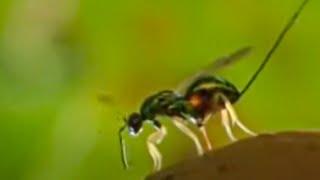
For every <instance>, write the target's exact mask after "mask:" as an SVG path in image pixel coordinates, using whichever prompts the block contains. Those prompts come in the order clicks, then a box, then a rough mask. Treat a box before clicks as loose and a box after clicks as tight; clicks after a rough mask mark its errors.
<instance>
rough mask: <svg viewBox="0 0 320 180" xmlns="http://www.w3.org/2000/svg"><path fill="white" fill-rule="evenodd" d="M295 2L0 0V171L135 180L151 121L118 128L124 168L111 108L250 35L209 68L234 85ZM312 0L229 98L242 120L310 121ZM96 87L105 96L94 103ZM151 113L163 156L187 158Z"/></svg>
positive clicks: (35, 177)
mask: <svg viewBox="0 0 320 180" xmlns="http://www.w3.org/2000/svg"><path fill="white" fill-rule="evenodd" d="M301 1H302V0H283V1H278V0H270V1H256V0H240V1H239V0H215V1H209V0H199V1H186V0H185V1H182V0H180V1H179V0H178V1H141V0H137V1H130V0H119V1H106V0H98V1H89V0H1V1H0V156H1V157H0V179H8V180H20V179H21V180H22V179H23V180H43V179H46V180H47V179H49V180H51V179H52V180H69V179H76V180H78V179H79V180H82V179H83V180H85V179H88V180H89V179H97V180H98V179H117V180H118V179H130V180H131V179H132V180H135V179H142V178H143V177H144V176H145V175H147V174H148V173H149V172H150V171H151V169H152V162H151V159H150V157H149V155H148V153H147V149H146V146H145V140H146V137H147V135H148V134H149V133H151V132H152V128H150V127H146V128H145V131H144V132H143V134H142V135H140V136H139V138H131V137H129V136H126V139H127V142H128V145H129V156H130V157H129V158H130V163H131V165H132V168H131V169H130V170H129V171H124V170H123V169H122V164H121V161H120V152H119V151H120V150H119V145H118V144H119V143H118V137H117V131H118V128H119V127H120V126H121V125H122V120H120V119H119V118H120V117H121V116H123V115H126V114H128V113H130V112H132V111H136V110H137V109H138V108H139V104H140V103H141V102H142V101H143V99H144V98H145V97H146V96H148V95H150V94H152V93H154V92H156V91H159V90H162V89H170V88H174V87H175V86H176V85H177V84H178V83H179V82H180V81H181V80H183V79H184V78H185V77H187V76H188V75H190V74H192V73H193V72H196V71H197V70H198V69H199V68H200V67H203V66H205V65H207V64H208V63H209V62H210V61H211V60H212V59H214V58H216V57H219V56H222V55H225V54H228V53H230V52H233V51H234V50H236V49H238V48H240V47H243V46H246V45H252V46H253V47H254V51H253V53H252V55H250V56H249V57H248V58H246V59H244V60H243V61H241V62H239V63H237V64H236V65H234V66H233V67H230V68H228V69H226V70H225V71H223V72H221V75H222V76H224V77H226V78H227V79H229V80H230V81H231V82H234V84H235V85H236V86H237V87H239V89H241V88H242V87H244V85H245V83H246V82H247V80H248V79H249V77H250V76H251V75H252V74H253V72H254V71H255V70H256V68H257V67H258V65H259V63H260V62H261V60H262V58H263V57H264V55H265V54H266V52H267V51H268V49H269V48H270V46H271V45H272V43H273V42H274V40H275V38H276V36H277V35H278V33H279V32H280V30H281V29H282V28H283V26H284V24H285V23H286V22H287V20H288V18H289V17H290V16H291V15H292V13H293V12H294V11H295V10H296V8H297V7H298V6H299V4H300V3H301ZM319 8H320V2H319V1H311V2H310V4H309V5H308V6H307V7H306V9H305V11H304V12H303V14H302V16H301V17H300V19H299V21H298V23H297V24H296V26H295V27H294V28H293V29H292V30H291V31H290V33H289V34H288V36H287V37H286V39H285V41H284V42H283V43H282V45H281V46H280V48H279V49H278V51H277V52H276V54H274V56H273V58H272V60H271V61H270V63H269V64H268V66H267V67H266V69H265V71H263V73H262V74H261V76H260V77H259V78H258V80H257V81H256V83H255V84H254V85H253V87H252V88H251V89H250V91H248V93H247V94H246V95H245V96H244V98H243V99H242V101H240V102H239V103H238V104H237V105H236V108H237V110H238V113H239V116H240V117H241V119H242V121H243V122H244V123H245V124H246V125H247V126H248V127H250V128H251V129H254V130H255V131H257V132H259V133H263V132H278V131H286V130H310V131H311V130H317V129H318V128H320V118H319V117H320V115H319V114H318V101H319V100H320V95H319V91H320V83H319V82H320V79H319V76H320V71H319V70H318V69H319V67H320V61H319V58H320V49H319V47H320V21H319V20H318V19H319V18H320V14H319ZM101 92H107V93H108V94H109V95H111V96H112V98H113V99H114V101H115V102H114V104H113V105H112V106H110V105H104V104H101V103H99V102H98V101H97V95H98V94H99V93H101ZM216 119H218V118H216ZM163 122H164V124H165V125H166V126H168V131H169V135H168V136H167V138H166V139H165V141H164V142H163V144H161V145H160V149H161V152H162V153H163V157H164V166H165V167H166V166H169V165H172V164H174V163H177V162H179V161H181V160H183V159H187V158H191V157H194V156H195V155H196V152H195V148H194V146H193V144H192V142H191V141H190V140H189V139H188V138H186V137H185V136H183V135H182V134H181V133H180V132H179V131H178V130H176V129H175V128H174V127H173V125H172V124H171V123H170V121H169V120H168V119H163ZM147 126H148V125H147ZM208 127H209V129H210V137H211V139H214V140H213V141H214V144H215V147H222V146H224V145H227V144H229V143H230V142H229V141H228V140H227V137H226V134H225V133H224V130H223V128H222V127H221V125H220V122H219V121H218V120H215V121H211V122H210V123H209V124H208ZM236 133H237V135H238V137H245V135H244V134H242V133H241V132H239V131H237V132H236Z"/></svg>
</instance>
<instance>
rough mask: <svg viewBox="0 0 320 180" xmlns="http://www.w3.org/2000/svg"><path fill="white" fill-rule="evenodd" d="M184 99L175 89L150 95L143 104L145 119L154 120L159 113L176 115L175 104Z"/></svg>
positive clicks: (142, 111) (142, 109)
mask: <svg viewBox="0 0 320 180" xmlns="http://www.w3.org/2000/svg"><path fill="white" fill-rule="evenodd" d="M182 99H183V97H182V96H179V95H178V94H176V93H175V92H173V91H169V90H166V91H161V92H159V93H157V94H155V95H152V96H150V97H148V98H147V99H146V100H145V101H144V103H143V104H142V106H141V109H140V112H141V115H142V117H143V118H144V119H148V120H153V119H155V117H156V116H157V115H164V116H174V115H175V113H178V112H176V110H175V108H176V107H175V106H177V107H179V105H175V104H177V103H178V102H179V101H181V100H182Z"/></svg>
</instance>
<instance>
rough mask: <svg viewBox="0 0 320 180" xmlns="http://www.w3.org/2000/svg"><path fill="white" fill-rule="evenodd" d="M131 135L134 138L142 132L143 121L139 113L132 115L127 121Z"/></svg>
mask: <svg viewBox="0 0 320 180" xmlns="http://www.w3.org/2000/svg"><path fill="white" fill-rule="evenodd" d="M126 123H127V125H128V130H129V133H130V134H131V135H133V136H136V135H138V134H139V133H140V132H141V131H142V125H143V119H142V116H141V115H140V114H139V113H132V114H131V115H130V116H129V118H128V119H126Z"/></svg>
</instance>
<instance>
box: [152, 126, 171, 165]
mask: <svg viewBox="0 0 320 180" xmlns="http://www.w3.org/2000/svg"><path fill="white" fill-rule="evenodd" d="M166 134H167V130H166V128H165V127H164V126H161V127H160V128H159V129H157V131H156V132H154V133H152V134H151V135H150V136H149V137H148V140H147V147H148V151H149V154H150V156H151V157H152V160H153V164H154V171H159V170H160V169H161V166H162V155H161V153H160V152H159V150H158V148H157V146H156V145H157V144H160V143H161V142H162V140H163V139H164V137H165V136H166Z"/></svg>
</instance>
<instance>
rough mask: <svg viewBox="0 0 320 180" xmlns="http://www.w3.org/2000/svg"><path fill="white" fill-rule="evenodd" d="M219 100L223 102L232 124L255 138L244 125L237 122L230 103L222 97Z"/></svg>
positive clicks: (237, 119) (254, 134) (253, 133)
mask: <svg viewBox="0 0 320 180" xmlns="http://www.w3.org/2000/svg"><path fill="white" fill-rule="evenodd" d="M221 98H222V100H223V102H224V106H225V109H226V110H227V111H228V113H229V115H230V117H231V121H232V124H235V125H237V126H238V127H239V128H240V129H241V130H243V131H244V132H245V133H247V134H249V135H251V136H256V135H257V134H256V133H255V132H253V131H251V130H250V129H249V128H247V127H246V126H245V125H244V124H242V123H241V121H240V120H239V118H238V116H237V113H236V111H235V110H234V108H233V106H232V104H231V102H230V101H229V100H228V98H226V97H225V96H224V95H221Z"/></svg>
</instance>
